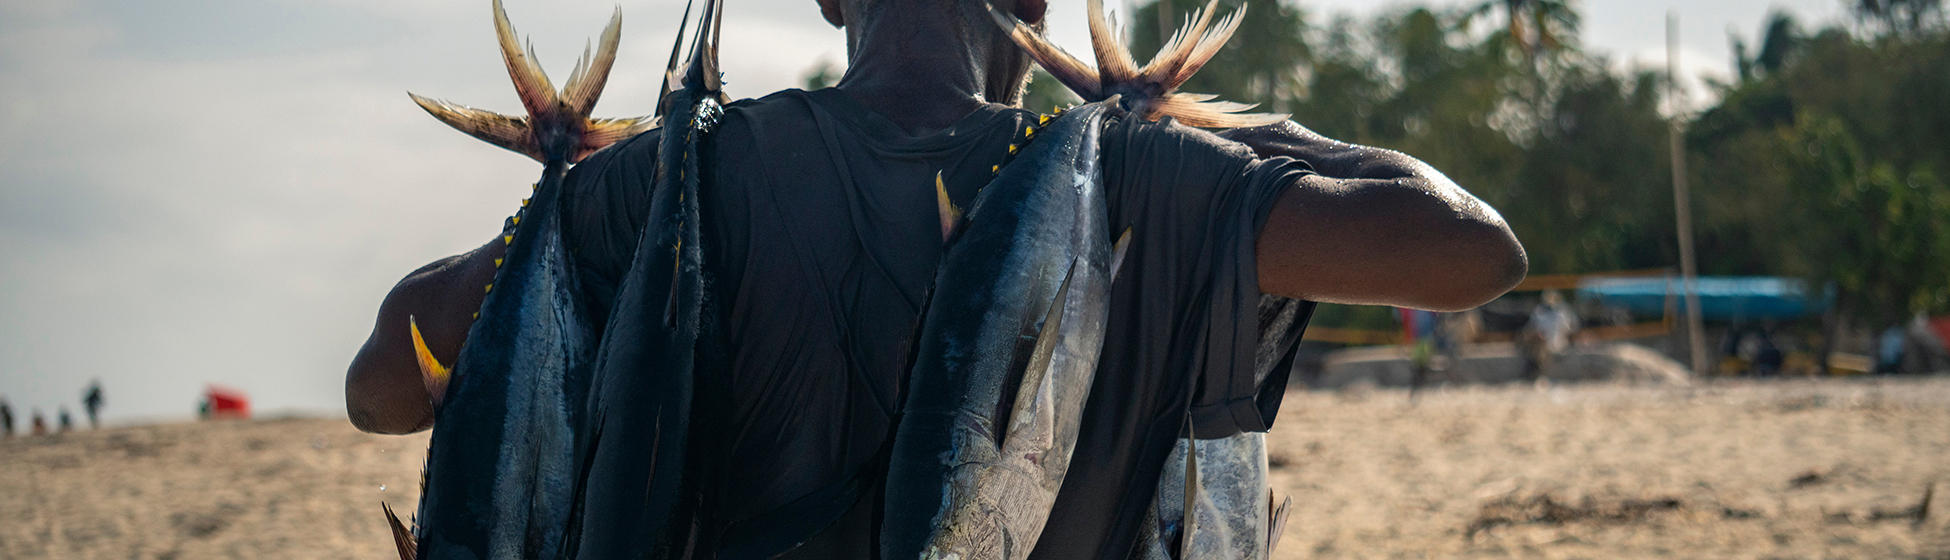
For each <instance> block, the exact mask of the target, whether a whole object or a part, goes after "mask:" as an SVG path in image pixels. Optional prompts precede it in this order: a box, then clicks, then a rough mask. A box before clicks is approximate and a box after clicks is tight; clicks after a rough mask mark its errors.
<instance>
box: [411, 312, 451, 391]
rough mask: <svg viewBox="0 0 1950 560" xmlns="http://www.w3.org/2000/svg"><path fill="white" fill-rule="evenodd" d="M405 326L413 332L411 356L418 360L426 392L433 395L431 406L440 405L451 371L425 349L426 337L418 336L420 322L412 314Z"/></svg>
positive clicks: (431, 352) (430, 351)
mask: <svg viewBox="0 0 1950 560" xmlns="http://www.w3.org/2000/svg"><path fill="white" fill-rule="evenodd" d="M406 328H407V330H408V331H410V332H412V334H413V356H414V357H415V358H416V359H417V360H418V361H419V362H420V380H421V381H424V382H426V386H427V394H428V395H431V396H432V397H433V406H436V407H437V406H440V403H441V401H443V400H445V399H446V398H447V381H448V380H450V379H452V377H453V371H452V370H449V369H447V366H443V365H440V359H439V358H435V357H433V351H432V350H428V349H427V341H426V339H423V338H420V324H419V322H418V321H416V320H414V318H413V317H412V316H410V315H409V316H407V317H406Z"/></svg>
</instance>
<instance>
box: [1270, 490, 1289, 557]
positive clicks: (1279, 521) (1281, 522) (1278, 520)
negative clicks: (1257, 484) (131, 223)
mask: <svg viewBox="0 0 1950 560" xmlns="http://www.w3.org/2000/svg"><path fill="white" fill-rule="evenodd" d="M1266 506H1267V507H1269V508H1272V511H1273V513H1272V515H1269V516H1267V522H1266V555H1267V556H1272V555H1273V549H1274V548H1276V547H1278V546H1280V535H1281V534H1284V533H1286V514H1287V513H1288V512H1289V511H1290V510H1289V509H1288V508H1291V507H1293V496H1287V497H1286V499H1285V500H1280V505H1279V507H1273V491H1272V490H1267V491H1266Z"/></svg>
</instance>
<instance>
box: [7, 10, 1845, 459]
mask: <svg viewBox="0 0 1950 560" xmlns="http://www.w3.org/2000/svg"><path fill="white" fill-rule="evenodd" d="M506 3H507V4H508V5H507V10H508V12H509V17H510V18H511V20H512V21H513V22H514V25H515V29H516V30H517V31H518V32H520V33H522V34H525V35H527V36H529V37H530V38H531V39H532V40H533V42H534V44H535V46H536V49H537V51H538V52H539V54H540V58H541V61H542V63H543V66H544V67H545V68H547V69H549V70H551V71H552V72H554V75H555V76H556V78H557V80H558V81H559V80H560V79H562V78H563V77H566V75H567V72H568V69H569V68H570V67H571V66H572V65H573V63H574V61H575V58H576V57H577V56H578V55H580V54H581V52H582V47H583V46H584V45H585V44H587V42H588V41H590V40H592V39H593V38H594V37H595V36H596V35H597V34H598V33H599V32H600V31H601V30H602V27H603V25H604V24H605V23H606V22H607V20H608V17H609V15H610V12H611V10H612V9H614V7H615V6H616V2H615V1H614V0H601V1H595V0H552V1H548V2H543V1H539V0H506ZM1052 4H1053V7H1052V11H1051V14H1050V16H1049V17H1050V27H1051V30H1052V31H1051V34H1052V36H1053V37H1054V38H1055V39H1056V40H1057V42H1059V43H1061V44H1063V45H1065V46H1066V47H1067V48H1069V49H1070V50H1071V51H1072V52H1087V51H1088V50H1089V48H1088V42H1087V31H1086V30H1085V28H1084V27H1085V26H1084V22H1083V19H1082V13H1083V4H1084V3H1083V2H1082V1H1080V0H1064V1H1062V2H1052ZM1112 4H1115V2H1113V3H1112ZM1435 4H1436V5H1439V6H1457V5H1462V4H1463V2H1458V1H1454V0H1442V1H1439V2H1436V3H1435ZM1299 5H1300V6H1301V7H1302V8H1303V9H1305V10H1307V11H1308V12H1309V14H1310V16H1309V17H1311V18H1313V21H1316V22H1324V21H1326V20H1327V18H1328V17H1330V16H1331V14H1336V13H1347V14H1354V15H1357V16H1367V15H1372V14H1375V13H1377V12H1378V11H1381V10H1393V9H1399V6H1400V4H1393V3H1378V2H1359V1H1353V0H1312V1H1303V2H1301V3H1300V4H1299ZM1841 6H1842V5H1841V4H1840V3H1839V0H1774V1H1768V0H1721V1H1677V0H1586V1H1584V2H1583V3H1582V4H1581V5H1580V8H1581V10H1582V11H1583V13H1584V16H1585V17H1584V35H1583V36H1584V45H1585V48H1586V50H1587V51H1593V52H1599V53H1607V54H1608V56H1610V57H1611V58H1612V60H1613V61H1614V62H1615V64H1618V65H1620V67H1621V68H1627V67H1630V66H1631V65H1633V64H1646V65H1663V64H1664V61H1665V35H1664V33H1665V28H1664V26H1665V17H1666V14H1667V12H1668V11H1676V12H1677V13H1678V14H1680V17H1681V18H1682V29H1683V35H1682V42H1683V43H1684V46H1683V48H1682V49H1681V55H1682V56H1681V58H1682V60H1683V68H1684V72H1683V74H1685V75H1687V76H1699V75H1715V76H1721V77H1724V76H1726V75H1728V74H1729V73H1731V70H1730V67H1731V64H1732V63H1731V60H1732V59H1731V54H1730V53H1729V49H1728V39H1727V37H1728V35H1727V34H1728V32H1729V30H1732V31H1736V32H1738V33H1740V34H1742V35H1744V36H1747V37H1752V36H1753V35H1754V34H1755V33H1756V32H1757V30H1758V29H1759V27H1760V25H1761V22H1762V19H1763V17H1764V16H1765V14H1766V13H1767V12H1768V10H1769V9H1771V8H1773V7H1782V8H1786V9H1788V10H1790V11H1792V12H1793V13H1795V14H1796V15H1797V16H1798V17H1800V18H1801V19H1802V21H1803V22H1815V21H1824V20H1828V19H1832V18H1836V17H1840V14H1841V13H1842V8H1841ZM621 8H622V11H623V14H624V16H623V17H624V24H623V41H622V45H623V46H622V52H621V54H620V55H619V56H618V62H617V67H616V68H617V69H616V71H615V73H614V74H612V77H611V79H610V82H609V86H608V88H607V91H606V92H605V95H604V96H603V98H602V99H603V102H602V104H601V105H599V106H598V107H597V110H596V112H597V114H598V116H630V115H641V114H645V113H648V112H650V111H651V108H652V104H653V101H654V97H655V95H656V92H657V90H656V86H657V83H656V80H655V76H656V74H657V70H658V69H659V68H660V66H661V65H662V63H663V61H664V59H665V57H666V56H667V54H668V49H669V44H670V43H669V41H670V39H671V38H672V37H674V36H675V35H674V34H675V32H676V19H677V16H678V15H679V14H680V13H682V10H683V6H682V0H626V1H624V2H622V3H621ZM491 21H492V20H491V9H490V8H489V2H488V1H487V0H383V1H382V0H198V1H194V2H186V1H182V0H0V257H3V258H0V398H4V399H6V400H7V401H8V402H9V403H10V404H11V405H12V407H13V409H14V410H15V415H16V418H17V419H19V420H22V421H23V422H24V418H25V416H26V415H27V414H29V413H30V412H31V411H33V410H36V409H38V410H40V411H42V412H44V413H46V414H48V415H49V416H50V420H51V417H52V415H53V414H54V412H55V411H56V410H57V408H59V407H62V406H65V407H67V408H69V409H70V410H71V411H73V412H75V413H76V414H77V416H78V415H79V413H80V411H79V404H78V402H79V399H80V396H81V391H82V389H83V387H84V386H86V384H87V383H88V382H89V381H90V380H91V379H100V380H101V382H102V384H103V386H104V388H105V393H106V396H107V400H108V405H107V410H106V415H105V416H106V419H107V421H109V422H110V423H129V422H146V421H157V420H165V419H179V418H186V417H188V416H189V415H191V414H192V413H193V412H194V410H195V407H196V403H197V401H198V399H199V395H200V394H201V392H202V391H203V389H204V387H205V385H206V384H217V385H222V386H228V387H234V388H237V389H241V390H243V391H245V392H247V393H248V394H250V395H251V397H252V400H253V405H254V406H255V407H256V408H257V410H258V411H260V412H272V413H278V412H285V413H302V414H343V413H344V404H343V379H344V371H345V367H346V364H347V363H348V362H349V361H350V359H351V357H352V355H353V353H354V351H356V350H357V349H358V347H359V345H360V344H361V343H362V342H363V341H364V340H365V337H366V335H367V334H368V333H369V332H370V331H371V328H372V321H373V317H374V315H375V311H376V310H377V307H378V304H379V301H380V299H381V298H382V297H383V296H384V295H385V294H386V292H387V290H388V289H389V288H391V287H392V285H393V283H394V282H397V281H398V280H399V278H400V277H402V276H404V275H405V274H406V273H408V272H410V271H412V270H413V269H415V268H418V267H419V266H420V265H423V264H425V263H427V262H430V261H432V260H434V259H437V258H440V257H443V256H446V255H451V254H454V253H458V252H462V251H465V250H467V249H470V248H472V247H475V246H478V245H479V244H481V243H483V242H484V241H486V240H487V239H488V238H489V237H491V236H493V235H495V234H496V233H497V232H498V231H499V228H500V225H501V221H502V218H504V217H505V216H507V215H508V214H510V213H512V212H513V211H514V210H515V209H516V207H517V205H518V202H519V200H520V199H521V197H522V196H523V195H525V194H526V193H527V192H528V184H529V183H531V182H533V181H534V180H535V179H536V177H538V176H539V171H540V167H539V166H538V165H537V164H535V163H534V162H532V161H531V160H528V159H526V158H524V157H520V156H517V155H515V154H513V153H511V152H507V151H503V150H500V149H497V148H493V147H491V146H488V145H487V144H484V143H481V142H479V141H476V140H473V139H472V138H469V137H466V136H464V135H461V134H459V133H456V132H454V131H453V130H451V129H448V128H447V127H445V126H443V125H441V124H439V123H438V122H436V121H434V120H433V119H432V118H429V117H428V116H427V115H426V114H425V113H424V112H422V111H421V110H420V109H419V108H418V107H416V106H415V105H413V104H412V103H411V102H410V101H408V99H407V97H406V95H405V92H407V91H413V92H415V93H419V94H422V95H429V96H433V97H437V98H442V99H448V100H451V101H455V102H458V103H463V104H468V105H473V106H477V107H484V108H490V109H495V110H499V111H502V112H506V113H519V104H518V102H517V101H516V99H515V96H514V94H513V89H512V88H511V87H510V85H509V82H508V79H507V73H506V71H505V69H504V68H503V67H502V64H501V61H500V59H499V55H498V54H497V53H496V51H495V44H494V35H493V28H492V24H491ZM1749 42H1750V43H1752V42H1753V41H1751V40H1750V41H1749ZM723 44H724V52H723V59H724V65H725V68H726V78H727V80H728V85H727V90H728V92H729V93H730V94H731V95H732V96H733V97H757V96H761V95H763V94H765V93H769V92H771V91H775V90H778V89H781V88H786V87H794V86H796V85H798V84H800V83H802V81H803V76H804V74H805V72H806V71H807V69H809V68H811V67H813V66H814V65H816V64H818V63H819V62H820V61H822V60H824V61H828V62H832V63H836V64H837V63H841V62H843V61H844V60H845V56H844V55H845V44H844V40H843V38H842V36H841V34H840V32H839V31H837V30H835V29H833V28H831V27H830V26H828V25H826V24H825V23H824V21H823V20H821V19H820V17H819V12H818V8H817V7H816V5H815V4H814V2H812V1H811V0H731V2H730V4H729V5H728V7H727V12H726V15H725V29H724V34H723ZM1694 97H1696V98H1699V97H1703V93H1696V94H1695V95H1694ZM1700 102H1701V101H1698V100H1696V101H1695V103H1696V104H1697V103H1700ZM1303 124H1304V122H1303Z"/></svg>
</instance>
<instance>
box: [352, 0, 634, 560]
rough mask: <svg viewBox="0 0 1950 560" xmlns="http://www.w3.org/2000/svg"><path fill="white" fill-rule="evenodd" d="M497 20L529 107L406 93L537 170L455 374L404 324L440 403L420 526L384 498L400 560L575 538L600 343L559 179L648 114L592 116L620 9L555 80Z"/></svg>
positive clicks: (508, 553)
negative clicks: (512, 109) (504, 108)
mask: <svg viewBox="0 0 1950 560" xmlns="http://www.w3.org/2000/svg"><path fill="white" fill-rule="evenodd" d="M494 24H495V34H496V36H497V38H498V39H499V43H500V47H501V55H502V59H503V62H505V63H506V65H507V68H508V74H509V77H510V78H512V79H513V80H514V83H515V89H516V92H517V93H518V94H519V95H520V98H521V101H522V105H523V106H524V108H525V109H526V110H527V113H528V114H527V116H525V117H512V116H507V115H500V114H496V113H493V112H489V111H485V110H481V109H475V108H471V107H466V106H461V105H456V104H453V103H448V102H445V101H438V100H433V99H428V98H424V97H420V96H418V95H412V98H413V100H414V102H415V103H418V104H419V105H420V107H422V108H424V109H426V110H427V112H428V113H430V114H432V115H433V116H434V117H435V118H438V119H440V120H441V121H442V122H445V123H447V124H448V125H450V126H453V127H454V128H456V129H459V130H460V131H462V132H465V133H467V134H469V135H472V136H474V137H476V138H479V139H481V140H484V141H487V142H489V143H492V144H495V145H497V146H501V147H503V148H507V149H509V150H513V151H515V152H518V153H521V154H524V155H527V156H529V157H532V158H534V159H536V160H537V161H540V162H542V164H543V171H542V178H541V180H540V181H539V182H537V183H536V184H535V192H534V194H533V197H532V198H530V199H528V200H524V201H523V204H522V209H521V210H520V211H519V212H518V213H516V214H515V215H514V217H512V218H510V219H509V222H510V224H511V226H512V227H510V228H509V229H508V230H505V231H504V232H503V234H502V237H501V239H502V242H503V243H504V244H506V245H507V247H506V251H505V252H504V254H503V255H502V258H501V259H497V260H496V261H495V266H496V268H497V270H496V272H495V277H494V281H493V282H492V283H490V284H488V285H487V286H484V287H483V288H482V289H483V290H484V291H485V292H486V296H485V297H484V298H483V300H482V303H481V308H480V309H479V311H478V312H477V313H476V314H475V315H474V317H475V321H474V323H473V324H472V325H471V326H470V327H469V329H468V335H467V340H466V342H465V343H464V345H463V346H462V348H461V352H460V357H459V358H458V359H457V360H456V362H455V364H454V367H453V369H452V371H451V372H449V371H448V370H447V368H445V367H443V366H441V365H440V363H439V362H438V361H437V360H435V359H434V358H433V356H432V354H431V353H430V352H428V351H427V350H426V347H425V344H424V342H423V341H422V340H421V339H420V338H419V331H418V326H417V325H413V326H412V329H411V330H412V333H413V342H414V346H415V350H416V352H417V354H418V361H419V364H420V369H421V374H422V375H423V378H424V379H425V381H426V384H427V388H428V392H429V393H430V395H431V396H432V398H433V403H434V405H435V412H434V427H433V437H432V441H431V442H430V444H429V447H428V449H427V465H426V472H425V479H424V482H423V488H422V492H421V498H420V508H419V514H418V515H417V516H416V519H415V524H416V526H415V527H414V528H413V529H411V530H410V531H409V530H408V529H407V528H406V527H405V526H404V525H403V524H401V523H399V522H398V519H397V518H395V517H394V516H393V515H392V512H391V509H390V508H388V509H387V518H388V521H389V522H391V524H392V528H393V537H394V542H395V544H396V545H397V547H398V549H399V552H400V557H401V558H402V559H403V560H410V559H414V558H418V559H425V560H513V559H522V560H553V559H558V558H566V557H569V556H570V555H571V553H572V552H573V550H574V549H575V545H576V540H575V538H574V537H575V535H573V534H572V531H571V525H572V523H573V521H574V519H573V516H574V514H575V512H576V511H577V505H578V498H579V493H578V490H579V488H578V485H579V482H580V479H581V472H580V465H581V462H580V461H579V458H580V457H581V455H582V454H581V451H580V450H581V449H582V447H583V440H584V439H585V436H584V433H585V428H584V426H586V425H587V423H588V422H587V420H588V419H587V418H586V416H587V410H588V408H587V403H588V400H589V397H588V395H589V390H590V386H591V381H592V377H593V372H594V371H595V368H594V366H595V361H594V360H595V358H596V357H597V350H598V344H599V342H598V339H597V336H598V335H597V331H596V329H595V326H596V325H594V324H593V323H592V322H591V320H590V314H589V313H588V311H587V310H586V309H585V308H584V307H583V305H584V304H583V301H584V300H583V297H582V294H581V293H580V292H579V289H580V288H579V287H580V285H581V284H580V282H579V280H578V278H577V277H576V268H575V266H574V263H573V261H572V259H571V258H570V255H569V252H568V248H567V246H566V244H565V242H564V239H563V235H562V221H561V216H560V206H561V203H562V198H563V196H564V194H563V191H564V186H563V182H564V179H565V178H566V176H567V174H568V169H569V166H570V165H571V164H573V163H575V162H577V161H581V160H582V159H583V158H584V157H586V156H588V155H589V154H591V153H594V152H595V151H597V150H601V149H603V148H605V147H607V146H609V145H610V144H612V143H614V142H616V141H617V140H620V139H623V138H628V137H630V136H633V135H635V134H638V133H640V132H643V131H645V130H648V129H650V128H651V127H653V126H654V125H655V122H656V121H655V119H652V118H648V117H639V118H630V119H592V118H590V117H589V114H590V112H591V111H592V110H593V109H594V107H595V104H596V100H597V98H598V97H599V96H600V95H601V93H602V89H603V86H604V84H605V82H606V81H607V79H608V74H609V68H610V65H611V64H612V63H613V62H614V61H615V55H616V51H617V42H618V37H619V34H620V29H621V25H622V13H621V11H620V10H619V11H618V12H616V13H615V14H614V15H612V16H611V18H610V22H609V26H608V27H607V28H606V29H605V30H604V32H603V38H602V45H601V47H600V49H599V50H598V51H597V52H596V56H595V58H594V59H591V58H590V57H589V53H585V54H584V56H583V59H582V61H581V63H579V64H578V65H577V67H576V69H575V71H574V73H572V74H571V75H570V76H569V79H568V82H567V84H566V87H565V88H563V89H561V90H557V89H556V88H555V86H554V85H553V84H552V83H550V82H549V80H548V76H547V75H546V74H545V73H544V72H543V71H542V69H541V67H540V65H538V64H536V62H535V60H534V55H533V53H532V52H528V53H524V52H522V50H521V49H520V48H519V43H518V41H517V40H516V37H515V33H514V28H513V26H512V25H510V24H509V23H508V18H507V14H506V12H505V11H503V10H502V8H501V2H500V0H495V2H494ZM409 95H410V94H409ZM409 533H410V534H409Z"/></svg>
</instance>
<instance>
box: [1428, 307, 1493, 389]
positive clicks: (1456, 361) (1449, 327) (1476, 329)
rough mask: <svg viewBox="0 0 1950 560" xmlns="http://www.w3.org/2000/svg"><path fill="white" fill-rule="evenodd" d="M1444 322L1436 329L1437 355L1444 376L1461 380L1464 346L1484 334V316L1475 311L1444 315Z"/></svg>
mask: <svg viewBox="0 0 1950 560" xmlns="http://www.w3.org/2000/svg"><path fill="white" fill-rule="evenodd" d="M1441 317H1442V320H1441V322H1440V323H1438V324H1437V325H1436V329H1435V353H1436V355H1437V356H1439V357H1441V358H1442V359H1441V361H1440V366H1441V367H1439V368H1438V369H1440V370H1442V372H1443V374H1444V375H1446V376H1448V378H1449V379H1451V380H1460V379H1461V378H1459V377H1457V372H1458V371H1461V366H1462V349H1463V346H1464V345H1466V344H1469V343H1470V342H1474V341H1475V340H1476V336H1477V335H1479V334H1482V332H1483V314H1482V313H1481V312H1478V311H1477V310H1475V309H1471V310H1468V311H1459V312H1456V313H1443V314H1442V316H1441Z"/></svg>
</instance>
